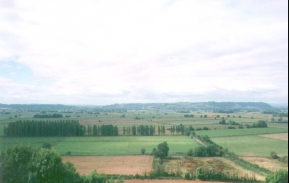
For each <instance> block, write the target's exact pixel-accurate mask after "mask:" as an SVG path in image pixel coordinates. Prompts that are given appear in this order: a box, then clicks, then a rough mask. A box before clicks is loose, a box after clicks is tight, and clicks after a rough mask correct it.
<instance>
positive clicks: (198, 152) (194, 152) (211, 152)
mask: <svg viewBox="0 0 289 183" xmlns="http://www.w3.org/2000/svg"><path fill="white" fill-rule="evenodd" d="M223 154H224V152H223V151H221V150H220V149H219V147H218V146H216V145H214V144H209V145H208V146H206V147H205V146H199V147H197V148H195V149H190V150H189V151H188V152H187V156H194V157H213V156H222V155H223Z"/></svg>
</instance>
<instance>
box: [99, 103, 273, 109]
mask: <svg viewBox="0 0 289 183" xmlns="http://www.w3.org/2000/svg"><path fill="white" fill-rule="evenodd" d="M103 108H107V109H120V108H125V109H127V110H141V109H156V110H160V109H167V110H179V111H186V110H198V109H201V110H240V109H251V110H254V109H255V110H257V109H260V110H264V109H271V108H273V107H272V106H271V105H269V104H267V103H264V102H197V103H190V102H178V103H129V104H113V105H107V106H104V107H103Z"/></svg>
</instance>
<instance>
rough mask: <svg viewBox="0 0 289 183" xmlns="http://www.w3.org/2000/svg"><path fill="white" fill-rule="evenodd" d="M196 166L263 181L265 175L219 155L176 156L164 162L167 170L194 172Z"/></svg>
mask: <svg viewBox="0 0 289 183" xmlns="http://www.w3.org/2000/svg"><path fill="white" fill-rule="evenodd" d="M198 167H202V168H203V169H207V170H214V171H220V172H223V173H230V174H237V175H238V176H248V177H253V176H255V178H256V179H257V180H260V181H264V180H265V177H264V176H262V175H259V174H256V173H255V172H253V171H249V170H245V169H244V168H242V167H240V166H239V165H237V164H236V163H234V162H232V161H230V160H227V159H225V158H221V157H207V158H199V157H198V158H192V157H182V158H176V159H175V160H171V161H169V162H167V163H166V169H167V171H168V170H169V171H181V172H183V173H185V172H192V173H195V172H196V169H197V168H198Z"/></svg>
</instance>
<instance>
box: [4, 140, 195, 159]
mask: <svg viewBox="0 0 289 183" xmlns="http://www.w3.org/2000/svg"><path fill="white" fill-rule="evenodd" d="M164 141H166V142H167V143H168V145H169V148H170V151H169V152H170V154H171V155H175V154H180V153H186V152H187V151H188V150H189V149H191V148H194V147H197V146H198V144H197V143H196V142H195V141H193V140H192V139H190V138H189V137H187V136H117V137H65V138H56V137H47V138H45V137H44V138H43V137H40V138H1V142H0V144H1V150H4V149H5V148H7V146H9V145H12V144H17V143H22V144H29V145H32V146H34V147H41V146H42V145H43V143H44V142H47V143H51V144H52V145H53V148H54V149H55V150H56V151H57V152H58V153H60V154H65V153H66V152H68V151H71V152H72V155H133V154H140V150H141V148H145V149H146V153H147V154H149V153H151V152H152V149H153V148H155V147H157V145H158V144H159V143H162V142H164Z"/></svg>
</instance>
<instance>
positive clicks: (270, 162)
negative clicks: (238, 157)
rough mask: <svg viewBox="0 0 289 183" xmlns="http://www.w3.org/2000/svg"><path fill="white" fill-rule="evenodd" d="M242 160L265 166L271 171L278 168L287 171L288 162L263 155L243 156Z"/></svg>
mask: <svg viewBox="0 0 289 183" xmlns="http://www.w3.org/2000/svg"><path fill="white" fill-rule="evenodd" d="M242 158H243V159H244V160H246V161H249V162H251V163H254V164H257V165H259V166H260V167H264V168H267V169H268V170H271V171H273V172H274V171H277V170H279V169H285V170H287V171H288V164H286V163H284V162H280V161H278V160H277V159H270V158H264V157H251V156H249V157H248V156H243V157H242Z"/></svg>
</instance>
